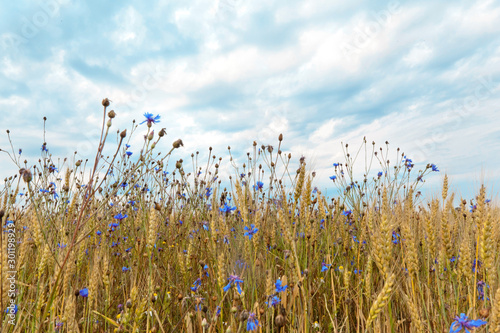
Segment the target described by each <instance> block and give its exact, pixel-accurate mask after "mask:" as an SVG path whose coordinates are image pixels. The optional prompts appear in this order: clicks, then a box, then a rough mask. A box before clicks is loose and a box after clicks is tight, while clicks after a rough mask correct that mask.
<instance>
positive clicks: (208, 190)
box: [205, 187, 212, 198]
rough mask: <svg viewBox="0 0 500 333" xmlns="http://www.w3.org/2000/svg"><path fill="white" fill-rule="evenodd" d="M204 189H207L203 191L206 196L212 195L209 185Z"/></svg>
mask: <svg viewBox="0 0 500 333" xmlns="http://www.w3.org/2000/svg"><path fill="white" fill-rule="evenodd" d="M205 190H206V191H207V192H206V193H205V195H206V196H207V198H208V197H210V196H211V195H212V189H211V188H210V187H207V188H206V189H205Z"/></svg>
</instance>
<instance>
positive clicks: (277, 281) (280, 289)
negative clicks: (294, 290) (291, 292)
mask: <svg viewBox="0 0 500 333" xmlns="http://www.w3.org/2000/svg"><path fill="white" fill-rule="evenodd" d="M281 284H282V283H281V280H280V279H278V280H276V283H275V284H274V285H275V286H276V292H277V293H280V292H283V291H285V290H286V287H288V285H285V286H282V285H281Z"/></svg>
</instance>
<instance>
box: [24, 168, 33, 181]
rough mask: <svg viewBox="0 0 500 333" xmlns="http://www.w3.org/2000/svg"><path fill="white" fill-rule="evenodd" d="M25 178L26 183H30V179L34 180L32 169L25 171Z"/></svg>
mask: <svg viewBox="0 0 500 333" xmlns="http://www.w3.org/2000/svg"><path fill="white" fill-rule="evenodd" d="M23 180H24V182H25V183H29V182H30V181H32V180H33V175H32V174H31V171H29V170H27V169H25V170H24V171H23Z"/></svg>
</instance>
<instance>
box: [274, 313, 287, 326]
mask: <svg viewBox="0 0 500 333" xmlns="http://www.w3.org/2000/svg"><path fill="white" fill-rule="evenodd" d="M274 323H275V324H276V326H278V327H283V326H285V317H284V316H283V315H281V314H279V315H277V316H276V319H275V320H274Z"/></svg>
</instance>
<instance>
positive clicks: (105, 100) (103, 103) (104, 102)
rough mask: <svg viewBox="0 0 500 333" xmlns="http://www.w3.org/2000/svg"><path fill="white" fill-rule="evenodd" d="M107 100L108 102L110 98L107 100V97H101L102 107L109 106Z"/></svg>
mask: <svg viewBox="0 0 500 333" xmlns="http://www.w3.org/2000/svg"><path fill="white" fill-rule="evenodd" d="M109 102H110V100H109V99H107V98H105V99H103V100H102V105H103V106H104V107H108V106H109Z"/></svg>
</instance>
